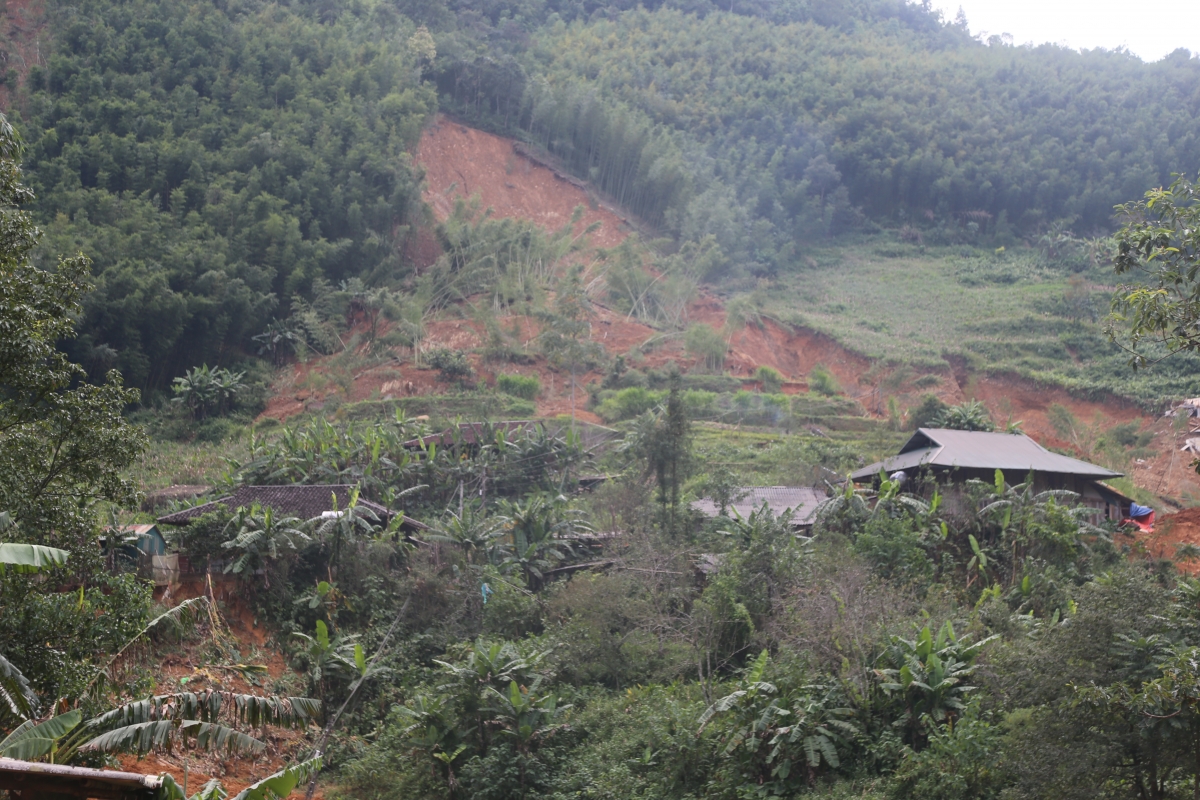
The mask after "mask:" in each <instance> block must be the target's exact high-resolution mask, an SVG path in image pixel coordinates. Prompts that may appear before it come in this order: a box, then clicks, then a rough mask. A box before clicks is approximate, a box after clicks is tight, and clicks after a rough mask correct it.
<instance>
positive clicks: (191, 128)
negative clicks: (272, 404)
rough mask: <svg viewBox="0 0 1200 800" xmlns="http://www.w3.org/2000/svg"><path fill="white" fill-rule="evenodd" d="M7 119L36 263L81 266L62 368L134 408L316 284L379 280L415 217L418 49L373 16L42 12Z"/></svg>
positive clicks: (205, 8) (331, 11) (115, 9)
mask: <svg viewBox="0 0 1200 800" xmlns="http://www.w3.org/2000/svg"><path fill="white" fill-rule="evenodd" d="M47 13H48V15H49V19H50V22H51V27H52V28H53V30H54V31H55V38H54V41H55V44H54V50H53V53H52V55H50V57H49V58H48V59H47V63H46V65H45V66H44V67H35V68H34V69H33V70H32V71H31V73H30V75H29V77H28V84H27V97H26V98H25V99H24V100H23V102H22V103H21V104H20V109H19V117H20V123H19V128H20V129H21V130H22V133H23V134H24V136H25V138H26V140H27V142H28V143H29V148H28V152H27V153H26V157H25V160H26V165H27V169H28V174H29V179H30V184H31V187H32V188H33V189H34V191H35V193H36V195H37V198H38V199H37V204H36V206H35V213H36V214H37V216H38V218H39V220H41V221H42V222H43V227H44V229H45V233H46V235H45V237H44V239H43V242H42V248H41V251H40V252H41V253H42V256H41V260H42V262H43V263H44V262H48V261H49V260H50V259H52V258H53V257H54V254H57V253H70V252H80V251H82V252H85V253H87V254H88V255H89V256H90V257H91V258H92V259H93V262H94V271H95V274H96V277H97V281H96V289H95V290H94V291H93V292H92V293H91V294H90V295H89V296H88V297H87V298H86V300H85V311H84V314H85V316H84V323H83V335H82V336H80V338H79V339H78V340H77V341H75V342H74V343H73V344H72V345H71V354H72V355H73V356H74V357H76V358H77V359H78V360H79V361H80V362H82V363H83V364H84V365H85V366H87V367H88V368H89V370H91V371H92V372H93V373H94V374H103V370H104V369H106V368H108V367H117V368H119V369H120V370H121V371H122V372H123V374H124V375H125V377H126V380H127V381H128V382H129V383H130V384H131V385H134V386H137V387H139V388H141V389H143V390H147V391H153V390H162V389H163V388H165V387H167V386H168V385H169V384H170V382H171V379H172V378H174V377H176V376H177V375H180V374H182V373H183V370H184V369H186V368H189V367H192V366H198V365H200V364H202V363H205V362H208V363H213V364H217V363H228V362H229V361H230V360H231V359H232V360H238V359H239V358H240V356H241V354H242V353H254V352H255V349H256V344H255V342H254V341H252V337H253V336H256V335H258V334H261V333H262V332H263V331H264V330H265V329H266V328H267V326H268V324H269V323H271V321H272V320H273V319H274V318H275V317H277V316H278V317H280V318H282V317H286V316H288V315H289V313H290V308H289V304H290V299H291V297H292V296H293V295H295V294H302V295H307V294H309V293H310V292H311V288H312V284H313V281H314V280H318V279H319V280H322V281H325V282H327V283H330V284H334V285H337V284H338V283H339V282H341V281H344V280H347V279H350V278H363V279H367V280H380V279H382V278H384V277H391V276H392V275H393V274H394V273H395V272H396V271H397V270H398V269H399V268H400V266H401V262H402V259H401V256H400V250H401V248H402V245H403V242H404V240H405V234H406V230H407V228H406V223H407V221H408V220H409V219H410V218H414V217H419V215H420V208H419V203H420V200H419V197H418V194H417V175H416V173H415V170H414V167H413V166H412V164H411V162H410V159H409V157H408V154H407V151H408V149H409V148H410V147H411V146H412V145H413V143H414V142H415V140H416V137H417V135H418V133H419V131H420V128H421V125H422V123H423V122H424V121H425V119H426V117H427V116H428V114H429V113H430V112H431V111H432V110H433V108H434V107H435V106H436V99H435V97H434V94H433V90H432V89H431V88H430V87H429V86H428V85H426V84H424V83H423V82H422V80H421V71H422V69H423V67H424V65H425V63H426V61H427V60H428V57H429V56H431V55H432V47H433V45H432V42H430V41H428V37H427V36H425V37H422V36H421V35H416V27H415V26H414V25H412V24H411V23H409V22H408V21H407V20H406V19H405V18H404V17H402V16H400V15H398V14H396V13H395V12H394V11H392V10H390V9H389V8H388V7H387V6H386V5H382V4H380V5H376V6H364V5H359V6H345V5H339V6H337V7H336V8H335V7H333V6H330V7H328V8H324V7H321V6H319V5H313V6H311V7H303V8H302V7H296V8H287V7H282V6H277V5H273V4H268V3H247V4H239V3H234V4H222V5H220V6H209V5H200V6H197V5H195V4H191V3H184V2H166V3H162V2H137V3H126V2H103V1H102V2H95V3H92V2H88V3H82V4H71V5H68V4H65V3H64V4H51V5H50V6H49V9H48V12H47Z"/></svg>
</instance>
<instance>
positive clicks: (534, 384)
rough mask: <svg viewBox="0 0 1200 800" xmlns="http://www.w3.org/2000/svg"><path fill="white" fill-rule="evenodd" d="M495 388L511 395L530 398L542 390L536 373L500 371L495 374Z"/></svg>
mask: <svg viewBox="0 0 1200 800" xmlns="http://www.w3.org/2000/svg"><path fill="white" fill-rule="evenodd" d="M496 388H498V389H499V390H500V391H502V392H504V393H505V394H511V395H512V396H513V397H520V398H523V399H525V400H532V399H534V398H535V397H537V395H538V392H540V391H541V390H542V384H541V383H540V382H539V381H538V379H537V376H536V375H509V374H507V373H500V374H499V375H497V376H496Z"/></svg>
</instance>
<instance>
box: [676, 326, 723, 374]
mask: <svg viewBox="0 0 1200 800" xmlns="http://www.w3.org/2000/svg"><path fill="white" fill-rule="evenodd" d="M683 346H684V348H686V349H687V351H688V354H689V355H692V356H694V357H695V358H697V359H699V360H701V361H703V362H704V367H705V369H708V370H710V371H712V372H719V371H720V369H721V367H723V366H725V351H726V349H727V345H726V344H725V338H724V337H723V336H721V333H720V331H718V330H717V329H716V328H714V327H713V326H711V325H705V324H704V323H703V322H698V323H696V324H695V325H692V326H691V327H690V328H688V329H687V333H686V334H684V337H683Z"/></svg>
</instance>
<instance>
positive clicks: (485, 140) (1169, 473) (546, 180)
mask: <svg viewBox="0 0 1200 800" xmlns="http://www.w3.org/2000/svg"><path fill="white" fill-rule="evenodd" d="M415 158H416V161H417V163H418V164H419V165H420V166H421V168H422V169H423V170H424V171H425V187H424V199H425V201H426V202H427V203H428V204H429V206H430V208H431V210H432V214H433V217H434V219H435V220H437V221H441V220H444V219H446V218H447V217H448V216H449V215H450V214H451V213H452V212H453V210H454V205H455V202H456V201H457V200H459V199H462V198H469V197H472V196H478V198H479V200H480V202H481V203H482V206H483V207H484V208H490V209H492V213H493V214H494V215H495V216H497V217H512V218H522V219H528V220H530V221H533V222H535V223H536V224H538V225H540V226H542V227H544V228H546V229H548V230H555V229H558V228H561V227H562V226H563V225H565V224H567V223H568V222H569V221H570V218H571V214H572V213H573V212H574V210H575V208H577V207H579V206H582V207H583V208H584V217H583V220H582V224H583V225H590V224H591V223H593V222H599V223H600V227H599V229H598V230H597V231H595V232H594V233H593V234H592V237H591V241H592V244H593V245H595V246H598V247H613V246H616V245H618V244H620V243H621V242H622V241H623V240H624V239H625V238H626V237H627V236H629V235H630V234H631V233H633V231H634V229H633V227H632V226H631V225H630V224H629V222H628V221H627V219H626V218H625V217H624V216H623V215H622V214H621V213H620V211H619V209H612V208H611V207H609V206H607V205H606V204H603V203H601V202H600V201H599V200H598V197H597V195H596V194H595V193H594V192H593V191H592V190H591V189H590V188H589V187H588V186H587V185H586V184H585V183H584V182H583V181H580V180H579V179H578V178H574V177H572V176H569V175H566V174H565V173H563V172H562V171H561V170H559V169H557V168H556V166H555V165H554V164H553V163H551V162H548V161H547V160H546V159H545V158H544V157H542V156H541V155H540V154H538V153H537V152H535V151H531V150H529V149H528V148H526V147H525V146H523V145H521V144H520V143H517V142H514V141H513V140H511V139H506V138H504V137H502V136H497V135H495V134H491V133H486V132H484V131H480V130H476V129H474V128H471V127H468V126H466V125H463V124H461V123H459V122H456V121H454V120H452V119H449V118H447V117H446V116H444V115H439V116H438V117H437V118H436V119H435V120H434V121H433V122H432V123H431V124H430V125H429V126H428V127H427V128H426V130H425V131H424V132H423V134H422V136H421V140H420V142H419V144H418V146H417V150H416V154H415ZM418 240H419V241H418ZM410 250H411V255H413V256H417V257H414V258H413V259H412V260H413V261H414V263H417V265H418V267H422V266H427V265H428V264H431V263H432V262H433V261H434V260H436V258H437V255H438V252H439V251H440V248H439V246H438V244H437V240H436V237H435V236H434V234H433V231H432V230H429V229H428V228H424V229H421V230H419V231H418V232H417V237H416V239H414V240H410ZM596 299H597V301H598V303H599V304H598V305H597V307H596V315H595V318H594V319H593V324H592V336H593V338H594V339H595V340H596V341H597V342H599V343H600V344H602V345H603V346H604V347H605V349H606V350H607V351H608V352H609V353H610V354H612V355H617V354H625V353H630V352H631V351H636V352H637V355H636V356H635V358H634V359H633V360H632V361H631V365H636V366H639V367H641V368H651V367H661V366H662V365H664V364H666V363H667V362H668V361H674V362H676V363H677V364H679V365H680V366H681V367H682V368H684V369H689V368H691V367H693V366H694V359H693V358H692V357H690V356H688V355H687V354H686V353H685V352H684V349H683V341H682V340H683V337H682V336H681V335H677V334H675V333H672V332H665V333H664V332H661V331H657V330H655V329H654V328H651V327H650V326H647V325H645V324H643V323H642V322H640V321H638V320H635V319H631V318H629V317H628V316H626V315H625V314H623V313H620V312H618V311H616V310H614V309H611V308H606V307H604V306H603V304H602V298H600V297H597V298H596ZM688 319H689V321H690V322H703V323H706V324H708V325H711V326H713V327H714V328H716V329H718V330H723V329H724V325H725V321H726V314H725V307H724V303H723V302H722V301H721V299H720V298H718V297H716V296H714V295H713V294H711V293H709V292H706V291H704V290H701V293H700V295H699V296H698V297H697V299H696V300H695V301H694V302H693V303H692V304H691V306H690V308H689V310H688ZM500 322H501V325H502V326H503V327H504V328H505V329H506V330H507V329H511V328H512V326H513V324H514V323H516V324H518V325H519V328H520V330H521V336H520V338H521V339H522V341H523V342H524V341H526V340H528V341H533V339H534V337H535V336H536V333H537V324H536V323H535V322H534V321H533V320H530V319H521V320H513V319H511V318H508V319H504V320H501V321H500ZM385 329H386V324H385ZM485 339H486V336H485V334H484V331H483V330H482V326H481V325H479V324H478V323H476V322H474V321H473V320H470V319H457V320H451V319H442V320H436V321H433V322H431V323H430V324H429V327H428V338H427V345H428V346H441V347H450V348H454V349H466V350H469V349H474V348H478V347H481V346H482V344H483V343H484V341H485ZM648 343H652V344H648ZM471 360H472V363H473V365H474V366H475V368H476V371H477V373H478V375H479V378H480V379H481V381H483V382H486V383H489V384H490V383H492V382H493V381H494V378H495V372H496V371H500V370H503V371H506V372H517V373H521V374H526V375H536V376H537V377H538V378H539V380H540V382H541V385H542V394H541V396H540V397H539V399H538V404H537V411H538V413H539V414H541V415H546V416H550V415H555V414H564V413H570V411H571V400H570V380H569V377H568V376H566V375H565V374H560V373H556V372H554V371H553V370H551V369H549V367H548V366H547V364H546V363H545V362H544V360H543V359H541V358H540V357H538V358H535V359H534V363H532V364H527V365H520V366H518V365H505V366H503V367H496V366H494V365H490V364H486V363H483V362H482V360H481V359H480V358H479V356H478V355H472V356H471ZM325 361H326V359H312V360H310V361H309V362H308V363H306V364H298V365H296V366H295V367H294V368H293V369H292V370H289V371H288V372H287V373H286V374H285V375H284V376H282V377H281V379H280V380H279V382H277V384H276V387H275V388H276V392H275V397H273V398H272V399H271V401H270V403H269V405H268V410H267V411H266V412H265V414H264V416H271V417H275V418H278V419H283V418H286V417H288V416H291V415H293V414H297V413H300V412H303V411H305V410H310V411H316V410H319V409H320V408H321V407H322V406H323V399H324V396H327V395H329V394H330V391H323V390H321V389H313V390H310V389H307V388H301V387H302V386H308V385H312V384H313V383H316V384H320V383H321V381H320V380H319V378H320V374H319V373H321V372H322V371H323V370H324V369H325V364H324V362H325ZM817 365H822V366H824V367H825V368H826V369H828V370H829V371H830V372H831V373H832V374H833V375H834V377H835V378H836V379H837V380H838V382H839V383H840V384H841V386H842V389H843V390H844V392H845V394H846V395H848V396H851V397H854V398H857V399H858V400H859V402H860V403H861V405H862V406H863V408H864V409H865V411H866V412H867V413H868V414H872V415H875V416H886V415H887V397H886V396H885V394H886V393H885V392H884V391H883V390H882V389H880V388H879V387H880V385H881V384H882V382H883V377H884V376H886V375H887V374H888V373H889V372H890V371H891V370H892V369H893V368H891V367H881V366H880V365H879V364H877V363H875V362H874V361H873V360H872V359H871V358H869V357H867V356H864V355H862V354H860V353H856V352H854V351H852V350H850V349H848V348H846V347H844V346H843V345H842V344H840V343H839V342H838V341H837V340H835V339H834V338H832V337H830V336H827V335H825V334H822V333H819V332H817V331H813V330H810V329H806V328H803V327H795V326H791V325H786V324H782V323H779V322H777V321H775V320H772V319H769V318H764V319H762V320H760V321H758V322H755V323H752V324H749V325H747V326H746V327H744V328H742V329H741V330H739V331H736V332H734V333H733V334H732V335H730V336H729V352H728V354H727V358H726V370H727V371H728V372H729V373H731V374H733V375H735V376H738V377H741V378H744V379H747V380H749V379H750V378H751V377H752V375H753V373H754V370H755V369H757V368H758V367H759V366H770V367H773V368H775V369H777V370H779V372H780V373H781V374H782V375H783V376H784V378H785V380H787V381H788V382H789V383H788V385H787V386H788V390H789V391H803V390H804V389H806V388H807V386H806V379H807V376H808V375H809V373H810V372H811V371H812V370H813V368H814V367H816V366H817ZM934 374H936V375H937V377H939V378H940V379H941V380H940V383H938V384H937V385H934V386H931V387H929V388H926V389H917V388H915V387H914V386H912V385H909V386H906V387H904V388H899V389H893V390H892V392H891V393H892V394H893V395H895V397H896V400H897V402H898V403H899V407H900V409H901V410H904V409H906V408H909V407H911V406H913V405H915V404H917V403H919V402H920V398H921V396H922V395H924V394H926V393H930V392H932V393H933V394H936V395H937V396H938V397H940V398H941V399H942V400H943V401H945V402H947V403H961V402H963V401H964V400H972V399H973V400H979V401H981V402H982V403H983V404H984V405H985V406H986V407H987V408H988V410H989V411H990V413H991V414H992V417H993V418H994V419H995V420H997V422H999V423H1000V424H1004V423H1005V422H1007V421H1010V420H1012V421H1016V420H1020V421H1021V423H1022V426H1023V429H1024V430H1025V431H1026V432H1027V433H1029V434H1030V435H1032V436H1033V437H1034V438H1035V439H1037V440H1038V441H1039V442H1041V443H1043V444H1044V445H1046V446H1048V447H1053V448H1056V449H1062V450H1067V451H1075V452H1076V454H1079V453H1078V448H1077V447H1076V443H1075V442H1072V441H1066V440H1064V439H1063V438H1062V436H1061V435H1060V434H1059V433H1058V432H1057V431H1056V430H1055V428H1054V426H1053V425H1052V424H1051V422H1050V409H1051V407H1052V406H1054V405H1055V404H1058V405H1062V406H1064V407H1065V408H1067V409H1068V410H1069V411H1070V412H1071V413H1072V414H1073V415H1074V416H1075V417H1076V419H1077V420H1078V421H1079V422H1080V423H1081V424H1082V425H1084V426H1091V425H1094V424H1096V423H1097V422H1098V423H1099V426H1100V429H1102V430H1103V429H1107V428H1109V427H1111V426H1112V425H1115V424H1118V423H1122V422H1129V421H1133V420H1143V425H1144V426H1146V427H1147V428H1148V429H1149V428H1153V430H1154V431H1155V433H1156V438H1155V441H1154V444H1153V447H1154V449H1155V450H1156V451H1157V453H1158V455H1156V456H1155V457H1153V458H1148V459H1145V460H1142V461H1139V462H1136V463H1132V464H1130V467H1129V472H1130V477H1131V478H1132V479H1133V480H1134V482H1135V483H1136V484H1137V485H1138V486H1142V487H1144V488H1147V489H1150V490H1151V491H1153V492H1156V493H1158V494H1165V495H1171V496H1178V497H1183V496H1186V495H1187V494H1188V493H1191V494H1194V495H1196V496H1197V497H1200V480H1197V477H1196V475H1195V474H1194V473H1193V472H1192V471H1191V470H1190V469H1187V461H1188V459H1180V458H1179V454H1178V452H1177V450H1178V447H1177V445H1176V442H1175V438H1176V436H1175V435H1174V434H1173V432H1172V431H1171V430H1170V426H1169V425H1168V424H1166V422H1164V421H1163V420H1161V419H1158V420H1155V419H1153V418H1147V416H1146V415H1145V413H1144V412H1143V411H1142V410H1141V409H1138V408H1137V407H1135V406H1133V405H1132V404H1130V403H1128V402H1125V401H1123V400H1121V399H1119V398H1115V397H1101V398H1094V399H1083V398H1079V397H1076V396H1074V395H1072V394H1071V393H1069V392H1068V391H1067V390H1065V389H1063V388H1061V387H1054V386H1047V385H1042V384H1039V383H1037V382H1035V381H1031V380H1029V379H1026V378H1022V377H1019V376H1015V375H1007V374H992V373H984V372H976V371H972V370H970V369H969V368H968V366H967V365H966V364H965V363H957V362H955V363H952V364H951V365H950V368H949V369H948V370H945V371H940V372H935V373H934ZM314 376H315V377H316V378H317V379H318V380H315V381H314V380H311V378H313V377H314ZM601 377H602V376H600V375H599V374H595V373H593V374H588V375H580V376H577V383H578V384H580V385H582V384H586V383H588V382H589V381H595V380H599V379H600V378H601ZM396 386H403V387H404V388H405V393H406V394H407V393H412V394H418V395H425V394H435V393H440V392H443V391H445V387H444V386H441V385H440V384H439V383H438V381H437V373H436V372H435V371H433V370H425V369H416V368H415V367H413V366H412V365H411V363H402V364H398V365H397V364H395V363H393V364H389V365H383V366H380V367H374V368H368V369H365V370H363V371H362V372H361V373H359V374H356V375H355V376H354V378H353V385H352V386H351V387H349V390H348V391H344V396H343V397H342V398H341V399H342V400H348V401H354V400H364V399H368V398H372V397H375V398H379V397H387V396H400V392H397V391H395V390H394V387H396ZM331 391H336V390H331ZM581 394H582V393H581V392H579V391H577V398H576V407H575V413H576V415H577V416H579V417H580V418H585V419H594V417H592V415H590V414H588V413H587V412H585V411H582V410H581V409H580V407H579V406H580V405H581V403H582V400H581V399H580V395H581Z"/></svg>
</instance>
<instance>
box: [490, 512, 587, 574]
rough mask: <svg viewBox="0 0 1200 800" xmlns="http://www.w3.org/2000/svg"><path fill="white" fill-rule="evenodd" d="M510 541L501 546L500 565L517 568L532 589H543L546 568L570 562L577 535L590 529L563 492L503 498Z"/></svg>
mask: <svg viewBox="0 0 1200 800" xmlns="http://www.w3.org/2000/svg"><path fill="white" fill-rule="evenodd" d="M499 513H500V517H501V519H502V520H503V525H504V531H505V534H506V539H507V541H506V542H505V543H504V544H501V545H500V546H499V549H500V556H501V562H500V563H501V567H502V568H504V569H508V570H517V571H519V572H520V573H521V576H522V577H523V578H524V579H525V583H526V585H527V586H529V588H531V589H534V590H538V589H541V588H542V586H543V585H544V583H545V580H546V571H547V570H549V569H552V568H553V567H556V566H559V565H561V564H563V563H565V562H566V561H568V560H569V559H570V558H571V557H572V556H573V555H574V553H575V550H576V548H577V547H578V544H579V543H578V538H579V537H580V536H581V535H583V534H586V533H590V532H591V530H592V529H591V527H590V526H589V525H588V524H587V522H586V521H585V520H584V518H583V514H582V513H581V512H580V511H579V510H578V509H575V508H572V507H571V504H570V501H569V500H567V498H566V497H565V496H563V495H558V496H555V497H551V496H547V495H543V494H534V495H530V496H529V497H527V498H526V499H525V500H524V501H523V502H514V501H510V500H505V501H501V505H500V508H499Z"/></svg>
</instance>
